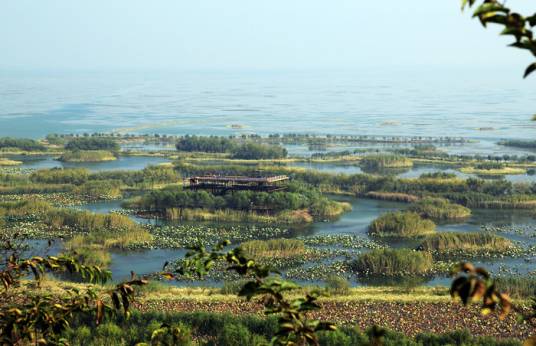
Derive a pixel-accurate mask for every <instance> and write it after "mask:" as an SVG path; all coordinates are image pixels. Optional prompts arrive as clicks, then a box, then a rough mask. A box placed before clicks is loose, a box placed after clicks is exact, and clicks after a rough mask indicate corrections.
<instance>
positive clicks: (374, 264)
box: [350, 249, 433, 277]
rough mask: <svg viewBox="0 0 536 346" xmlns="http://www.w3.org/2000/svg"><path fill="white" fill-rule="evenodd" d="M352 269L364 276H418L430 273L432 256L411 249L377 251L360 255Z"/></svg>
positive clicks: (353, 263)
mask: <svg viewBox="0 0 536 346" xmlns="http://www.w3.org/2000/svg"><path fill="white" fill-rule="evenodd" d="M350 265H351V268H352V269H353V270H354V271H355V272H356V273H358V274H360V275H363V276H390V277H402V276H417V275H426V274H428V273H430V271H431V270H432V266H433V259H432V255H431V254H430V253H428V252H421V251H413V250H409V249H377V250H372V251H371V252H367V253H364V254H361V255H359V257H358V258H357V259H356V260H354V261H353V262H352V263H351V264H350Z"/></svg>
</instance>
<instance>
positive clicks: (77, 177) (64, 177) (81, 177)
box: [30, 168, 89, 185]
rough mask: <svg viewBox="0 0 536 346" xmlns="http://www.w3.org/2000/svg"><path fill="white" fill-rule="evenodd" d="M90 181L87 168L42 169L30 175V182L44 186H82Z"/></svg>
mask: <svg viewBox="0 0 536 346" xmlns="http://www.w3.org/2000/svg"><path fill="white" fill-rule="evenodd" d="M88 179H89V171H88V170H87V169H86V168H72V169H63V168H52V169H40V170H37V171H35V172H33V173H32V174H31V175H30V180H31V181H32V182H36V183H44V184H74V185H80V184H83V183H85V182H86V181H87V180H88Z"/></svg>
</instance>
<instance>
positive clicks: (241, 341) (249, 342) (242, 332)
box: [215, 323, 257, 346]
mask: <svg viewBox="0 0 536 346" xmlns="http://www.w3.org/2000/svg"><path fill="white" fill-rule="evenodd" d="M254 341H257V340H254V338H253V335H251V333H250V331H249V330H248V329H247V328H246V327H245V326H244V325H242V324H234V323H226V324H224V325H223V329H222V330H221V331H220V333H219V335H218V338H217V340H216V343H215V345H244V346H257V344H255V343H254Z"/></svg>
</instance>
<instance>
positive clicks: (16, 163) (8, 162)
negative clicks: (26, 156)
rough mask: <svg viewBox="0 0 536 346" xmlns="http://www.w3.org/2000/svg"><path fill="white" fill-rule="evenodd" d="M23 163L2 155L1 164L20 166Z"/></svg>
mask: <svg viewBox="0 0 536 346" xmlns="http://www.w3.org/2000/svg"><path fill="white" fill-rule="evenodd" d="M18 165H22V161H16V160H10V159H4V158H1V157H0V166H18Z"/></svg>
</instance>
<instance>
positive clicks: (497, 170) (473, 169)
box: [460, 162, 527, 175]
mask: <svg viewBox="0 0 536 346" xmlns="http://www.w3.org/2000/svg"><path fill="white" fill-rule="evenodd" d="M460 172H462V173H466V174H477V175H508V174H525V173H527V170H526V169H525V168H519V167H508V166H505V165H504V164H502V163H494V162H486V163H480V164H477V165H474V166H469V167H462V168H460Z"/></svg>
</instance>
